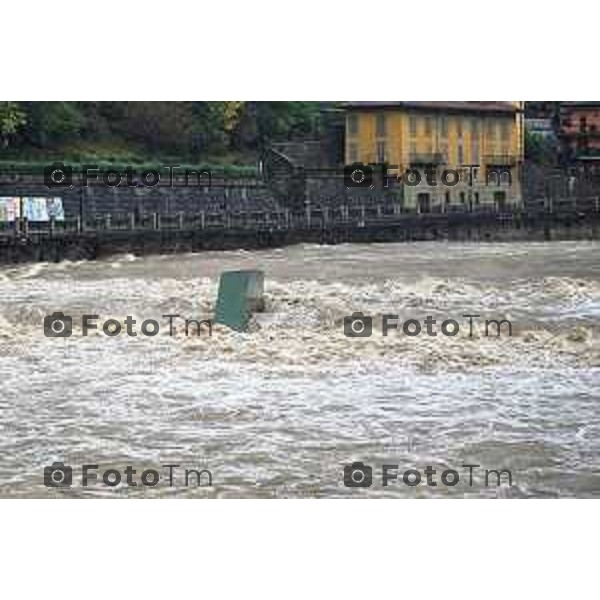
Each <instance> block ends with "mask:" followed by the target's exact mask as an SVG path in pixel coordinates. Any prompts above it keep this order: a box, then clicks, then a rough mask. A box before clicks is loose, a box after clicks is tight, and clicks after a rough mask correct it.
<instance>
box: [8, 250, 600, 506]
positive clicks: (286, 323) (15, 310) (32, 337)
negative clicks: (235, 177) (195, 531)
mask: <svg viewBox="0 0 600 600" xmlns="http://www.w3.org/2000/svg"><path fill="white" fill-rule="evenodd" d="M598 250H599V246H598V245H596V244H591V243H589V244H587V243H578V244H575V243H566V244H514V245H500V244H497V245H479V244H471V245H463V244H433V243H432V244H428V243H422V244H403V245H396V244H393V245H392V244H391V245H364V246H360V245H342V246H333V247H321V246H313V245H311V246H297V247H294V248H288V249H279V250H272V251H264V252H241V251H240V252H214V253H206V254H198V255H179V256H168V257H165V256H160V257H148V258H136V257H134V256H130V255H127V256H123V257H116V258H113V259H110V260H107V261H105V262H95V263H92V262H71V263H61V264H57V265H49V264H36V265H27V266H23V267H16V268H10V269H4V270H2V271H0V377H1V378H2V387H3V393H2V396H1V399H0V450H1V452H0V495H1V496H36V497H37V496H40V497H46V496H48V495H49V494H50V495H52V494H62V495H70V496H77V495H90V496H93V495H97V496H100V495H106V496H111V495H119V494H124V495H134V496H139V495H142V494H147V495H167V496H168V495H193V496H200V497H203V496H209V497H211V496H228V497H240V496H241V497H248V496H266V497H274V496H319V497H321V496H328V497H330V496H365V495H367V496H382V497H389V496H392V497H393V496H407V497H414V496H417V497H419V496H443V495H452V496H456V495H464V496H545V495H549V496H559V495H563V496H594V495H597V494H599V493H600V476H598V475H597V474H596V473H597V471H598V466H599V462H600V442H598V438H597V436H596V435H594V432H596V431H598V430H600V410H599V409H598V392H597V389H598V382H599V370H598V369H599V367H600V342H599V341H598V340H599V335H598V334H599V332H598V324H599V319H600V270H599V269H598V264H599V263H598V259H597V256H598ZM239 268H260V269H262V270H263V271H264V272H265V278H266V310H265V312H264V313H262V314H259V315H256V316H255V317H254V318H253V320H252V323H251V327H250V329H249V331H248V332H246V333H236V332H232V331H230V330H229V329H227V328H225V327H223V326H219V325H217V326H215V327H214V328H213V333H212V337H210V338H207V336H206V335H205V334H203V335H201V336H200V337H195V336H186V335H185V333H184V330H183V326H182V321H181V320H178V321H176V331H175V335H174V336H169V335H168V332H169V327H168V323H167V321H166V320H165V318H163V317H161V315H165V314H179V315H181V316H182V317H184V318H188V319H192V318H195V319H198V318H210V317H211V316H212V314H213V311H214V307H215V301H216V293H217V284H218V275H219V273H220V272H221V271H222V270H225V269H239ZM56 311H61V312H63V313H65V314H66V315H69V316H71V317H72V318H73V335H72V336H71V337H69V338H65V339H51V338H47V337H45V336H44V332H43V320H44V316H45V315H48V314H52V313H54V312H56ZM354 312H362V313H364V314H365V315H367V316H369V317H371V318H372V326H373V333H372V335H371V336H370V337H363V338H348V337H346V335H345V334H344V321H345V318H346V317H347V316H349V315H351V314H352V313H354ZM83 314H96V315H98V317H99V318H98V323H100V324H101V323H102V322H104V321H105V320H107V319H109V318H114V319H117V320H118V321H120V322H121V323H123V322H124V320H125V318H126V317H127V316H131V317H133V318H134V319H135V320H136V321H137V324H138V325H137V328H138V329H137V330H138V331H139V324H140V323H141V322H142V321H143V320H145V319H156V320H158V321H159V322H160V323H161V331H160V333H159V334H158V335H156V336H155V337H146V336H142V335H138V336H137V337H128V336H127V335H126V334H125V333H124V331H125V327H124V328H123V333H122V334H121V335H119V336H117V337H114V338H111V337H107V336H106V335H105V334H104V333H102V331H101V330H96V331H92V332H90V334H89V335H88V336H87V337H82V336H81V320H82V315H83ZM388 314H394V315H398V317H399V322H400V329H401V326H402V322H404V321H406V320H408V319H416V320H419V321H421V322H423V320H424V319H425V318H426V317H428V316H431V317H432V318H433V319H435V320H436V329H435V330H436V332H437V335H436V336H431V335H428V334H427V333H426V329H425V327H424V326H423V328H422V332H421V334H420V335H419V336H416V337H411V336H409V335H406V334H404V333H403V332H402V331H390V332H389V334H388V335H387V336H383V335H382V322H383V320H384V318H385V317H384V315H388ZM467 314H471V315H473V314H476V315H480V317H477V318H475V319H474V321H473V323H474V324H473V328H472V330H471V329H470V327H469V322H468V319H467V318H466V317H464V316H463V315H467ZM446 319H454V320H456V321H458V322H459V324H460V332H459V333H458V334H457V335H455V336H452V337H451V336H447V335H444V334H443V333H441V331H440V324H441V323H442V321H444V320H446ZM486 319H488V320H491V319H494V320H498V321H501V320H509V321H510V322H511V323H512V335H511V336H509V335H508V333H507V330H506V327H505V329H504V330H503V331H502V334H501V335H500V337H497V336H496V335H495V329H494V328H493V327H492V329H491V332H490V331H489V328H488V333H489V335H486V327H485V323H484V321H485V320H486ZM53 460H64V461H65V462H71V463H73V464H74V465H80V464H82V463H85V462H88V463H101V464H102V465H104V466H105V467H106V468H109V467H110V466H117V467H118V468H124V466H126V465H128V464H133V465H138V466H140V467H142V466H144V465H150V466H152V465H154V466H156V465H160V464H164V463H168V462H169V461H171V462H177V463H181V464H183V465H185V464H188V465H190V468H193V467H194V466H197V465H202V466H207V467H208V468H210V469H211V471H212V473H213V477H214V482H213V483H214V486H213V487H212V488H201V489H198V488H190V487H184V486H182V485H175V486H173V487H164V486H157V487H156V488H135V489H134V488H127V487H126V486H124V485H121V486H119V487H118V488H116V489H107V488H105V487H102V486H92V487H90V488H85V489H84V488H81V487H80V486H79V487H78V486H74V487H73V488H71V489H69V490H58V491H56V490H50V491H48V490H47V489H46V488H45V487H44V485H43V477H42V475H43V466H44V465H45V464H49V463H51V462H52V461H53ZM355 460H361V461H363V462H365V463H370V464H373V465H374V466H375V467H376V468H377V466H378V465H379V466H380V465H381V464H383V463H384V462H390V461H391V462H392V463H399V464H400V465H401V466H403V467H405V469H409V468H413V467H416V468H421V469H424V468H425V467H426V466H427V465H429V464H431V465H433V466H437V467H438V468H440V469H443V468H457V467H460V466H461V465H462V464H463V463H466V462H473V461H475V462H476V463H477V464H481V465H482V467H484V468H489V469H504V468H506V469H510V470H512V471H513V477H514V482H513V486H512V487H510V488H509V487H507V486H502V487H500V488H496V487H486V486H485V485H484V483H483V481H482V480H481V479H478V478H477V477H476V480H475V484H474V485H473V487H470V486H468V485H463V484H462V483H461V484H460V485H457V486H456V487H452V488H447V487H438V488H432V487H428V486H426V485H422V486H417V487H415V488H409V487H406V486H402V484H397V485H395V486H390V487H387V488H383V487H382V486H381V482H380V481H379V482H378V483H375V484H374V485H373V487H372V488H370V489H368V490H364V489H359V490H351V489H348V488H346V487H344V486H343V483H342V470H343V466H344V464H347V463H350V462H352V461H355Z"/></svg>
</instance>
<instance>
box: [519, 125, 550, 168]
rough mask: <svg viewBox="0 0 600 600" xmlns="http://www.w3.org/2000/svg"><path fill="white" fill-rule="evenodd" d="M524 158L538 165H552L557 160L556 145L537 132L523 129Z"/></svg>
mask: <svg viewBox="0 0 600 600" xmlns="http://www.w3.org/2000/svg"><path fill="white" fill-rule="evenodd" d="M525 158H526V159H527V160H529V161H531V162H532V163H535V164H538V165H544V166H554V165H556V163H557V160H558V146H557V144H556V143H555V142H553V141H551V140H549V139H548V138H545V137H544V136H543V135H541V134H539V133H536V132H531V131H525Z"/></svg>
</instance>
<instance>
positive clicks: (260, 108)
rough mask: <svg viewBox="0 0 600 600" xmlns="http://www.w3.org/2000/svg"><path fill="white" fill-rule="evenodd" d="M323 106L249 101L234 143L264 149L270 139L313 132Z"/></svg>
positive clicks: (299, 135)
mask: <svg viewBox="0 0 600 600" xmlns="http://www.w3.org/2000/svg"><path fill="white" fill-rule="evenodd" d="M320 109H321V107H320V105H319V103H318V102H246V103H245V104H244V106H243V111H242V115H241V118H240V120H239V124H238V127H237V128H236V132H235V133H236V138H235V143H236V144H237V145H239V146H240V147H245V148H252V149H261V148H264V147H265V146H267V145H269V143H271V142H275V141H286V140H291V139H295V138H303V137H306V136H307V135H310V134H314V133H316V130H317V128H318V123H319V117H320Z"/></svg>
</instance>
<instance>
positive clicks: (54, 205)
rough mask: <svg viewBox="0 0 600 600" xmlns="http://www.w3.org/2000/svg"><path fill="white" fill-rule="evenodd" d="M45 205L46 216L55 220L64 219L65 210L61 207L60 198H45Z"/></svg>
mask: <svg viewBox="0 0 600 600" xmlns="http://www.w3.org/2000/svg"><path fill="white" fill-rule="evenodd" d="M46 206H47V210H48V217H49V218H50V219H52V218H54V220H55V221H64V220H65V210H64V208H63V203H62V198H47V201H46Z"/></svg>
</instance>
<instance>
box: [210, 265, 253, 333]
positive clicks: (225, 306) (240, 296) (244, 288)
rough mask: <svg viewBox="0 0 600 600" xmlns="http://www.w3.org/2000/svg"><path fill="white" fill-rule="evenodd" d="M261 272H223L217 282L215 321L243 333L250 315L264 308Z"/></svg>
mask: <svg viewBox="0 0 600 600" xmlns="http://www.w3.org/2000/svg"><path fill="white" fill-rule="evenodd" d="M263 293H264V273H263V272H262V271H225V272H224V273H221V279H220V281H219V297H218V299H217V311H216V315H215V321H216V322H217V323H222V324H223V325H227V326H228V327H231V328H232V329H235V330H236V331H245V330H246V328H247V327H248V322H249V320H250V317H251V316H252V313H254V312H259V311H261V310H263V308H264V299H263Z"/></svg>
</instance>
